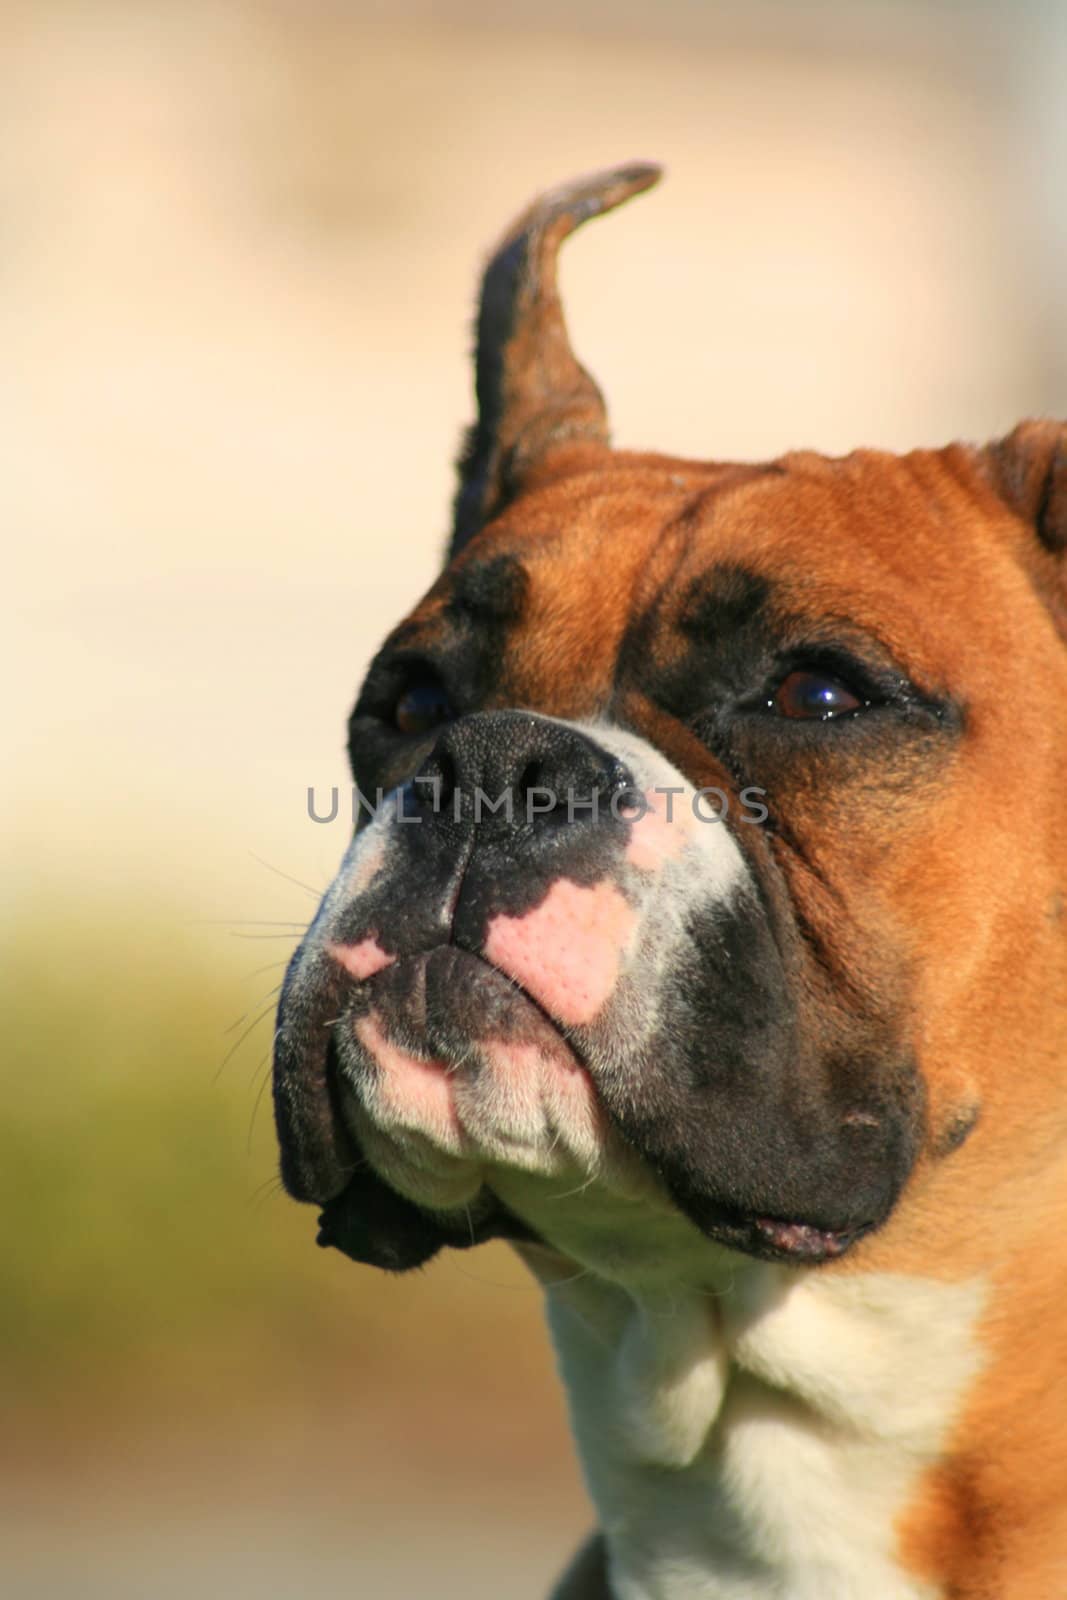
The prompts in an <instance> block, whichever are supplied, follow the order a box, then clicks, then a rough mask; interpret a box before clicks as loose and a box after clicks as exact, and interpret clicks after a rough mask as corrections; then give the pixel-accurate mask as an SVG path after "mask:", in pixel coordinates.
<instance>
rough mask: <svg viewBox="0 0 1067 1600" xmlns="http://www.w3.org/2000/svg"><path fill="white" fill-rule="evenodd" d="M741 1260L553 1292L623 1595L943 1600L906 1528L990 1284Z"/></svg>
mask: <svg viewBox="0 0 1067 1600" xmlns="http://www.w3.org/2000/svg"><path fill="white" fill-rule="evenodd" d="M731 1260H732V1264H731V1265H729V1267H728V1268H727V1269H726V1270H725V1271H724V1273H723V1274H722V1276H721V1279H720V1283H719V1286H717V1287H714V1288H712V1289H701V1290H697V1289H685V1290H682V1291H679V1292H677V1293H671V1294H668V1293H666V1292H664V1291H663V1289H662V1288H658V1289H657V1290H656V1291H655V1292H647V1291H646V1292H643V1293H642V1292H639V1293H635V1292H634V1291H633V1289H632V1288H631V1287H627V1288H623V1287H622V1286H621V1285H619V1284H618V1283H612V1282H608V1281H606V1280H605V1279H603V1278H601V1277H599V1276H596V1277H594V1276H592V1275H584V1276H581V1277H578V1278H576V1279H574V1280H573V1281H571V1282H569V1283H561V1284H558V1285H557V1286H556V1287H554V1288H552V1289H550V1290H549V1320H550V1324H551V1327H552V1331H553V1336H554V1338H555V1341H556V1345H557V1350H558V1353H559V1357H560V1364H561V1367H562V1370H563V1375H564V1379H565V1381H566V1384H567V1388H568V1391H569V1396H570V1404H571V1411H572V1418H573V1423H574V1430H575V1434H576V1436H577V1439H578V1445H579V1449H580V1452H581V1455H582V1459H583V1463H584V1467H585V1472H586V1476H587V1479H588V1483H589V1487H590V1492H591V1494H592V1497H593V1500H594V1502H595V1504H596V1506H597V1510H598V1513H599V1517H600V1522H601V1527H602V1528H603V1531H604V1533H605V1534H606V1536H607V1540H608V1545H609V1549H610V1552H611V1572H612V1582H613V1584H614V1587H615V1590H616V1592H617V1593H618V1596H619V1600H933V1597H934V1596H935V1594H936V1591H935V1590H933V1589H931V1588H930V1587H929V1586H928V1585H925V1584H923V1583H922V1582H920V1581H918V1580H917V1579H915V1578H914V1577H913V1576H911V1575H909V1574H908V1573H907V1572H906V1571H905V1570H904V1569H903V1568H902V1567H901V1566H900V1565H899V1564H898V1562H897V1560H896V1558H895V1548H894V1547H895V1528H894V1521H895V1518H896V1517H897V1515H898V1514H899V1512H900V1511H901V1509H902V1508H903V1506H904V1505H905V1504H906V1502H907V1499H908V1495H909V1491H910V1489H911V1487H912V1486H913V1484H914V1482H915V1480H916V1478H917V1476H918V1474H919V1473H920V1472H921V1471H922V1469H923V1467H924V1465H925V1464H926V1463H927V1462H928V1461H930V1460H931V1459H932V1458H933V1457H935V1456H936V1454H937V1452H938V1449H939V1446H940V1444H941V1442H942V1440H943V1438H944V1436H945V1433H946V1431H947V1429H948V1427H949V1425H950V1423H951V1421H952V1419H953V1416H954V1414H955V1412H956V1409H957V1407H958V1404H959V1401H960V1399H961V1397H962V1394H963V1393H964V1391H965V1390H966V1388H967V1387H968V1385H969V1383H970V1381H971V1379H972V1378H973V1377H974V1375H975V1374H976V1372H977V1370H978V1365H979V1350H978V1347H977V1346H976V1344H975V1341H974V1326H975V1322H976V1320H977V1317H978V1315H979V1313H980V1310H981V1305H982V1300H983V1292H982V1288H981V1285H979V1284H975V1283H966V1284H954V1285H953V1284H948V1285H946V1284H935V1283H931V1282H928V1281H926V1280H923V1279H917V1278H907V1277H897V1276H889V1275H868V1276H866V1277H863V1276H858V1277H844V1276H842V1277H835V1276H833V1275H832V1274H820V1273H819V1272H817V1271H813V1272H809V1273H799V1272H795V1271H790V1270H788V1269H784V1268H777V1267H771V1266H764V1265H760V1264H757V1263H750V1262H741V1261H740V1260H739V1258H736V1257H735V1258H724V1263H726V1262H731Z"/></svg>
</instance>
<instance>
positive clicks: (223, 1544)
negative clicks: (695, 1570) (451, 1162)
mask: <svg viewBox="0 0 1067 1600" xmlns="http://www.w3.org/2000/svg"><path fill="white" fill-rule="evenodd" d="M1064 17H1065V13H1064V10H1063V8H1062V6H1059V5H1058V4H1057V3H1055V0H1049V4H1048V5H1046V6H1042V5H1040V4H1032V5H1025V4H1014V5H1011V6H1008V5H1007V4H1001V5H994V4H989V5H982V4H971V5H963V4H962V3H961V4H959V5H956V6H953V5H949V4H945V5H943V6H938V5H932V4H926V5H918V4H914V5H912V4H907V3H893V4H885V5H875V4H863V3H853V4H849V5H834V4H823V5H814V6H813V5H798V4H787V3H785V0H783V3H782V4H779V5H775V4H770V3H768V4H749V5H744V6H740V5H739V6H736V7H734V6H729V5H717V4H713V3H706V4H700V3H698V0H668V3H665V4H660V5H652V4H651V3H641V0H621V3H615V4H608V3H607V0H603V3H597V0H567V3H564V0H542V3H540V4H537V5H534V4H533V3H530V4H521V3H513V4H500V5H497V6H491V5H489V4H476V3H474V0H470V3H468V4H456V5H452V6H449V5H444V4H440V5H433V4H430V3H427V4H424V5H417V4H403V3H398V4H394V5H373V4H370V3H362V4H361V3H357V0H351V3H347V4H346V3H344V0H334V3H332V4H328V3H325V0H320V3H314V0H304V3H300V4H298V3H297V0H292V3H290V4H285V3H282V0H277V3H270V0H263V3H248V4H246V5H229V4H225V3H218V0H216V3H214V4H208V3H206V0H204V3H200V0H184V3H181V0H173V3H166V0H140V3H139V4H126V5H123V4H118V3H114V4H107V3H105V0H81V3H76V0H69V3H62V0H33V3H32V4H31V3H28V0H27V3H26V4H24V5H19V4H11V3H8V4H5V5H3V6H2V7H0V350H2V358H0V528H2V529H3V533H4V540H5V548H4V566H5V574H4V576H5V583H4V596H5V602H6V603H5V622H4V627H3V630H2V639H3V645H4V647H5V656H6V660H5V663H4V682H5V687H6V690H7V693H6V695H5V709H4V741H3V743H4V755H5V761H4V767H5V775H6V779H7V781H6V783H5V785H4V792H3V805H4V811H3V821H4V828H3V843H2V849H3V857H4V868H5V883H6V885H7V889H6V915H5V917H4V921H3V932H4V935H5V960H4V963H3V968H4V970H3V979H2V981H3V985H4V996H3V1015H4V1023H5V1032H4V1039H5V1053H4V1085H5V1093H4V1095H3V1104H2V1105H0V1142H2V1148H0V1217H2V1219H3V1220H2V1223H0V1226H2V1227H3V1228H4V1230H5V1237H4V1253H3V1260H4V1266H5V1269H6V1277H7V1283H8V1290H7V1295H6V1297H5V1305H4V1310H3V1312H2V1313H0V1354H2V1357H3V1369H2V1375H0V1403H2V1405H3V1408H4V1413H5V1414H4V1417H3V1420H2V1433H0V1440H2V1442H0V1539H2V1542H3V1549H4V1556H3V1568H4V1578H3V1583H4V1592H5V1594H9V1593H10V1594H12V1595H18V1596H20V1597H21V1596H27V1597H29V1596H33V1597H45V1596H47V1597H53V1596H66V1595H74V1594H77V1595H78V1596H79V1597H86V1596H88V1597H97V1596H100V1597H103V1596H105V1595H106V1596H108V1597H109V1600H113V1597H121V1600H125V1597H127V1596H129V1597H134V1596H136V1597H151V1600H155V1597H156V1596H159V1597H171V1596H174V1597H178V1596H182V1597H184V1596H187V1595H188V1594H189V1593H192V1592H194V1589H195V1586H199V1587H200V1590H201V1591H202V1592H207V1593H223V1592H226V1593H229V1594H234V1595H245V1594H247V1595H249V1596H251V1595H253V1594H254V1595H255V1596H257V1597H259V1600H280V1597H283V1596H297V1595H299V1596H306V1597H308V1600H325V1597H331V1600H332V1597H334V1596H337V1597H341V1596H353V1595H359V1596H364V1595H373V1594H395V1595H399V1596H417V1595H422V1594H428V1593H432V1594H434V1595H439V1596H443V1597H448V1596H457V1597H459V1596H462V1597H464V1600H481V1597H490V1596H502V1595H507V1596H509V1597H515V1600H533V1597H535V1596H538V1595H540V1594H542V1593H544V1591H545V1589H546V1587H547V1584H548V1580H549V1576H550V1574H552V1573H553V1572H554V1571H555V1570H556V1569H557V1568H558V1567H559V1565H560V1564H561V1561H562V1558H563V1556H564V1554H565V1552H566V1550H567V1548H568V1546H569V1545H570V1544H571V1543H572V1542H573V1541H574V1540H575V1539H576V1538H577V1536H578V1534H579V1532H580V1530H581V1529H582V1528H583V1526H584V1525H585V1524H586V1522H587V1520H588V1511H587V1508H586V1506H585V1504H584V1501H583V1497H582V1491H581V1488H580V1485H579V1481H578V1477H577V1473H576V1471H575V1469H574V1467H573V1465H572V1463H571V1455H570V1448H569V1445H568V1442H567V1438H566V1430H565V1422H564V1417H563V1406H562V1401H561V1399H560V1397H559V1396H558V1394H557V1392H556V1388H555V1382H554V1379H553V1377H552V1373H551V1360H550V1356H549V1353H548V1350H547V1347H546V1342H545V1340H544V1338H543V1336H542V1333H541V1330H540V1321H539V1317H540V1312H539V1305H538V1297H537V1294H536V1292H535V1291H534V1289H533V1288H532V1286H530V1285H529V1284H527V1282H526V1281H525V1280H524V1279H523V1277H522V1275H521V1273H520V1272H519V1271H518V1269H517V1268H516V1267H515V1266H513V1265H512V1263H511V1261H510V1258H509V1257H508V1255H507V1254H506V1252H505V1251H504V1250H503V1249H501V1248H499V1247H492V1248H490V1249H486V1250H484V1251H481V1252H478V1253H477V1254H473V1255H471V1256H455V1255H453V1256H451V1257H449V1258H447V1259H444V1260H441V1261H439V1262H438V1263H436V1264H435V1265H434V1266H433V1267H432V1268H431V1269H430V1270H428V1271H427V1272H425V1273H423V1274H420V1275H416V1276H414V1277H413V1278H410V1279H404V1280H400V1281H389V1280H386V1279H385V1278H380V1277H378V1276H376V1275H374V1274H372V1273H370V1272H365V1271H363V1270H362V1269H358V1268H356V1267H354V1266H352V1265H351V1264H349V1263H347V1262H345V1261H344V1260H342V1259H341V1258H340V1257H339V1256H336V1255H332V1254H324V1253H320V1252H317V1251H316V1250H315V1248H314V1245H313V1235H314V1219H313V1216H312V1214H311V1213H310V1212H309V1211H304V1210H301V1209H300V1208H297V1207H295V1206H293V1205H292V1204H291V1203H290V1202H289V1201H287V1200H286V1199H285V1198H284V1197H283V1196H280V1195H279V1194H278V1193H277V1191H276V1185H275V1184H274V1182H273V1173H274V1152H273V1143H272V1135H271V1128H270V1109H269V1093H268V1094H267V1095H266V1096H261V1094H260V1091H261V1090H262V1087H263V1084H264V1073H265V1070H266V1060H265V1055H266V1051H267V1049H268V1046H269V1042H270V1032H271V1023H270V1005H271V1000H272V993H271V991H273V989H274V986H275V985H276V984H277V983H278V981H279V979H280V975H281V971H282V964H283V963H284V960H285V958H286V955H287V953H288V951H289V950H290V949H291V948H292V944H293V942H294V939H295V937H296V934H297V932H298V925H299V924H300V922H301V921H302V920H303V919H306V918H307V917H308V916H309V915H310V912H311V910H312V909H313V905H314V899H315V895H316V894H317V893H318V892H319V891H321V889H322V888H324V887H325V885H326V883H327V881H328V879H329V877H330V876H331V873H332V871H333V868H334V866H335V864H336V862H337V860H338V859H339V857H340V855H341V852H342V849H343V847H344V832H345V829H344V822H343V819H340V820H338V822H336V823H334V824H332V825H329V826H323V825H316V824H314V823H312V822H311V821H309V819H308V817H307V813H306V791H307V788H308V786H309V785H315V786H316V788H317V789H318V790H319V792H320V794H321V795H322V796H323V797H325V796H326V795H327V793H328V790H329V788H330V786H331V785H333V784H335V783H336V784H343V783H344V781H345V767H344V760H343V729H344V720H345V717H346V714H347V710H348V707H349V703H350V701H351V699H352V696H353V693H354V690H355V687H356V685H357V682H358V679H359V677H360V673H361V671H362V669H363V667H364V665H365V663H366V661H367V659H368V657H369V655H370V653H371V652H372V651H373V649H374V648H375V646H376V644H377V642H378V641H379V639H380V638H381V636H382V635H383V633H384V632H385V631H386V630H387V628H388V627H389V626H390V625H391V623H392V622H393V621H394V620H395V619H396V618H397V617H398V615H399V614H400V613H401V611H402V610H403V609H404V608H405V607H406V606H407V605H408V604H409V603H410V602H411V601H412V600H413V599H414V598H415V597H416V596H417V595H418V594H419V592H420V591H421V590H422V588H423V587H424V586H425V585H426V584H427V583H428V582H429V581H430V580H431V578H432V577H433V575H434V570H435V565H436V562H437V559H438V556H439V552H440V549H441V542H442V538H443V535H444V531H445V527H446V521H447V504H448V500H449V497H450V494H451V487H452V478H451V460H452V456H453V454H454V450H455V445H456V442H457V438H458V434H459V430H460V427H461V425H462V424H464V423H465V422H466V421H468V420H469V418H470V407H471V399H470V377H469V372H468V345H469V319H470V312H471V307H472V297H473V291H474V284H475V279H476V272H477V268H478V266H479V264H480V261H481V259H482V256H483V253H484V250H485V248H486V246H487V245H488V244H489V243H490V241H491V240H492V238H493V237H494V235H495V234H496V233H497V232H498V231H499V230H500V229H501V227H502V226H503V224H504V223H505V222H506V221H507V220H508V218H509V217H510V215H511V214H512V213H513V212H514V211H515V210H517V209H518V208H519V207H520V206H521V205H522V204H524V203H525V202H526V201H527V200H528V199H529V197H530V196H531V194H532V193H533V192H535V191H536V190H537V189H538V188H540V187H542V186H544V185H546V184H549V183H553V182H556V181H558V180H560V179H562V178H564V177H568V176H571V175H573V174H576V173H579V172H582V171H584V170H587V169H590V168H595V167H597V166H601V165H606V164H611V163H615V162H617V161H619V160H625V159H629V158H633V157H650V158H655V159H658V160H660V161H662V162H664V163H665V164H666V166H667V168H668V177H667V180H666V182H665V183H664V184H663V185H662V187H661V188H660V189H658V190H657V191H656V192H654V193H653V194H652V195H650V196H647V197H645V198H643V199H641V200H640V201H638V202H636V203H635V204H634V205H632V206H631V207H627V208H626V209H625V210H624V211H623V212H621V213H619V214H618V215H617V216H615V217H612V218H611V219H610V220H609V221H606V222H604V223H602V224H599V225H597V226H595V227H593V228H591V229H589V230H587V231H586V232H584V233H582V234H581V235H580V236H579V237H577V238H576V239H575V240H574V241H573V242H572V243H571V244H570V245H569V246H568V247H567V253H566V258H565V265H564V270H563V281H564V292H565V297H566V300H567V304H568V309H569V316H570V321H571V326H572V330H573V333H574V340H575V344H576V346H577V347H578V349H579V351H580V353H581V355H582V357H583V359H584V360H585V361H586V362H587V364H588V365H589V366H590V367H591V368H592V370H593V371H594V372H595V373H596V374H597V376H598V377H599V378H600V380H601V382H602V384H603V387H604V388H605V390H606V392H607V394H608V397H609V401H610V403H611V407H612V412H613V417H614V423H615V432H616V437H617V439H618V441H619V442H621V443H623V444H627V445H635V446H650V447H655V446H662V447H664V448H667V449H671V450H675V451H680V452H693V453H697V454H700V455H725V456H738V457H759V456H763V455H766V454H767V453H769V452H777V451H779V450H781V449H785V448H788V447H791V446H798V445H811V446H815V447H817V448H819V449H823V450H828V451H839V450H844V449H847V448H849V447H851V446H853V445H856V444H861V443H865V444H878V445H885V446H889V447H901V448H904V447H907V446H909V445H913V444H925V443H931V444H933V443H940V442H944V441H946V440H948V439H950V438H955V437H970V438H976V439H977V438H984V437H987V436H992V435H995V434H997V433H999V432H1002V431H1005V430H1007V429H1008V428H1009V427H1010V426H1011V425H1012V424H1013V423H1014V422H1015V421H1016V420H1018V419H1019V418H1020V417H1022V416H1024V415H1029V414H1035V413H1042V412H1050V413H1054V414H1058V415H1061V416H1063V415H1065V414H1067V294H1064V293H1063V291H1062V288H1061V286H1062V284H1063V283H1064V281H1065V274H1067V206H1065V204H1064V194H1063V186H1062V174H1063V172H1064V170H1065V158H1067V97H1064V95H1063V93H1062V85H1063V83H1064V82H1065V81H1067V29H1065V24H1064ZM901 533H902V537H906V530H901ZM242 1018H243V1019H244V1020H237V1019H242ZM257 1106H258V1109H257Z"/></svg>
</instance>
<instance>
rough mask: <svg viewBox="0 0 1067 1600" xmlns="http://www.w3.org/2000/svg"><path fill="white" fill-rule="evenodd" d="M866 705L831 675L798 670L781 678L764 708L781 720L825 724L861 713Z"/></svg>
mask: <svg viewBox="0 0 1067 1600" xmlns="http://www.w3.org/2000/svg"><path fill="white" fill-rule="evenodd" d="M868 703H869V702H868V701H866V700H863V699H861V698H860V696H859V695H858V694H856V693H854V691H853V690H852V689H850V688H849V687H848V684H847V683H842V681H841V679H840V678H835V677H834V676H833V675H832V674H831V673H829V672H818V671H811V670H805V669H804V668H803V667H800V668H797V670H796V671H795V672H790V673H789V674H788V676H787V677H785V678H783V679H782V681H781V683H780V684H779V685H778V687H777V689H776V690H775V691H774V694H773V695H772V696H771V698H770V700H769V701H768V702H767V706H768V709H769V710H770V711H773V712H775V713H776V714H777V715H778V716H780V717H793V718H804V719H806V720H807V721H809V722H810V721H813V720H814V721H818V722H826V721H827V720H828V719H829V718H830V717H841V716H847V715H848V714H849V713H850V712H852V711H861V710H862V709H863V708H864V706H866V705H867V704H868Z"/></svg>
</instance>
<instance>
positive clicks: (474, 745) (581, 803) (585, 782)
mask: <svg viewBox="0 0 1067 1600" xmlns="http://www.w3.org/2000/svg"><path fill="white" fill-rule="evenodd" d="M633 793H634V780H633V777H632V775H631V773H630V771H629V770H628V768H627V767H626V766H624V765H623V763H622V762H621V761H620V760H619V759H618V757H617V756H613V755H612V754H611V753H610V752H609V751H607V750H605V749H603V748H602V747H601V746H600V745H599V744H597V743H596V741H595V740H594V739H592V738H590V737H589V736H588V735H587V734H585V733H583V732H582V730H581V729H580V728H574V727H571V726H569V725H568V724H567V723H563V722H553V721H552V720H551V719H550V718H548V717H541V716H537V715H535V714H534V713H533V712H527V711H482V712H478V713H476V714H475V715H474V716H470V717H461V718H460V719H459V720H458V721H457V722H452V723H449V725H448V726H447V727H446V728H444V729H443V730H442V732H441V734H440V736H439V737H438V740H437V743H436V744H435V745H434V747H433V749H432V750H431V752H430V754H429V755H428V756H427V758H426V760H425V761H424V762H423V764H422V766H421V767H420V768H419V770H418V772H417V773H416V774H415V777H414V779H413V780H412V783H411V785H410V786H409V801H408V804H409V807H410V808H411V809H412V810H415V811H418V812H419V813H421V814H422V815H423V816H432V817H435V818H437V819H439V820H440V821H441V822H445V823H453V824H457V823H459V824H463V823H472V822H473V823H476V824H478V825H479V826H480V827H481V828H483V829H487V830H488V831H489V832H491V833H500V832H504V831H511V830H512V829H524V828H546V827H556V826H559V825H560V824H575V823H589V822H596V821H599V820H601V818H605V817H607V816H612V815H613V816H615V817H618V816H619V815H620V813H621V812H622V811H623V810H624V809H625V807H626V805H627V802H628V801H629V800H630V798H631V796H632V795H633Z"/></svg>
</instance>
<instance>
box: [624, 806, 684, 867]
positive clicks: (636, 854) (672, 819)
mask: <svg viewBox="0 0 1067 1600" xmlns="http://www.w3.org/2000/svg"><path fill="white" fill-rule="evenodd" d="M669 800H670V807H669V809H670V816H669V817H668V815H667V811H668V797H667V796H665V795H663V794H659V795H657V794H656V792H655V791H654V790H652V791H649V792H648V793H646V795H645V802H646V804H647V807H648V809H647V811H646V812H645V813H644V815H643V816H641V817H637V818H635V819H634V821H633V822H632V823H631V824H630V842H629V844H628V845H627V846H626V859H627V861H628V862H629V863H630V865H631V866H632V867H637V868H638V870H639V871H641V872H658V871H659V870H660V868H661V867H663V866H665V865H666V864H667V862H668V861H677V859H678V857H679V856H680V855H681V853H682V851H683V850H684V849H685V847H686V844H687V843H688V841H689V839H690V837H691V835H692V832H693V817H692V812H691V810H690V808H689V806H688V805H686V804H685V803H684V797H683V796H681V795H677V794H672V795H671V796H670V797H669Z"/></svg>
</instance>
